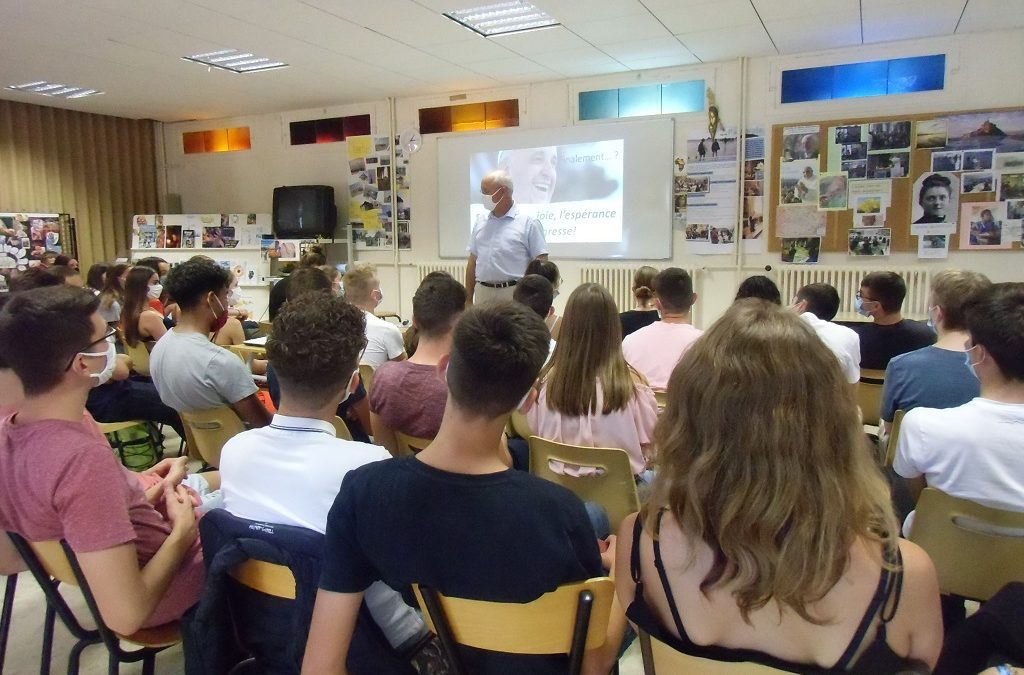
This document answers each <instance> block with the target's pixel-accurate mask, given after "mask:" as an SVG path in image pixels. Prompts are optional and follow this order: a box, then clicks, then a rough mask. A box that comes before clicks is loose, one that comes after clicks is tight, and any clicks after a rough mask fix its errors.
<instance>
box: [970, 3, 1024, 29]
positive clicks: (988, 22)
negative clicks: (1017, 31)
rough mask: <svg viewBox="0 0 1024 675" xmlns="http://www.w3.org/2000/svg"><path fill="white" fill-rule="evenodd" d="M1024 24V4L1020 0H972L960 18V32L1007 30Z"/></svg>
mask: <svg viewBox="0 0 1024 675" xmlns="http://www.w3.org/2000/svg"><path fill="white" fill-rule="evenodd" d="M1022 26H1024V5H1022V3H1021V1H1020V0H971V1H970V2H968V3H967V9H966V10H964V16H963V19H961V20H960V27H959V28H958V29H957V32H958V33H967V32H970V33H977V32H981V31H986V30H1006V29H1008V28H1020V27H1022Z"/></svg>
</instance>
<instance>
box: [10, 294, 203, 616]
mask: <svg viewBox="0 0 1024 675" xmlns="http://www.w3.org/2000/svg"><path fill="white" fill-rule="evenodd" d="M98 304H99V301H98V300H97V298H96V296H95V295H93V294H92V293H90V292H89V291H85V290H82V289H77V288H67V287H60V288H40V289H36V290H31V291H26V292H24V293H19V294H17V295H15V296H14V297H12V298H11V299H10V300H9V302H8V303H7V304H6V305H5V307H4V309H3V311H2V312H0V353H3V354H4V359H5V361H6V362H7V365H9V366H10V367H11V368H12V369H13V370H14V372H15V373H16V374H17V376H18V377H19V379H20V380H21V382H22V385H23V387H24V390H25V400H24V401H23V402H22V403H21V404H20V406H19V409H18V411H17V413H16V414H8V415H6V416H5V417H3V418H2V419H0V477H2V479H3V481H4V489H3V490H0V529H3V530H10V531H12V532H17V533H18V534H21V535H22V536H24V537H25V538H27V539H29V540H30V541H43V540H53V539H64V540H66V541H67V542H68V543H69V544H70V545H71V548H72V549H73V550H74V551H75V554H76V556H77V558H78V561H79V563H80V564H81V567H82V571H83V572H84V574H85V577H86V579H87V580H88V581H89V585H90V587H91V588H92V592H93V594H94V595H95V597H96V602H97V605H98V606H99V610H100V614H101V615H102V616H103V619H104V621H105V622H106V623H107V625H108V626H109V627H110V628H111V629H113V630H114V631H117V632H119V633H123V634H130V633H133V632H135V631H137V630H138V629H139V628H142V627H149V626H156V625H160V624H163V623H167V622H169V621H172V620H175V619H178V618H180V617H181V616H182V614H183V613H184V612H185V611H186V610H187V609H188V608H189V607H191V606H192V605H193V604H194V603H195V602H196V600H197V599H198V597H199V594H200V592H201V590H202V586H203V578H204V571H203V562H202V558H201V551H200V548H199V542H198V539H197V536H196V524H195V515H194V513H193V502H192V499H191V497H190V495H189V492H188V491H187V490H186V488H185V487H184V486H183V485H181V484H180V481H181V479H182V473H181V469H182V466H183V464H182V463H181V462H178V463H174V462H168V463H165V464H164V465H163V467H162V470H163V471H164V472H165V473H164V475H162V476H159V478H160V480H159V481H158V483H157V484H156V485H155V486H152V487H151V493H152V494H153V495H155V500H156V501H157V502H158V503H159V505H160V507H161V509H162V510H163V515H161V512H160V511H158V510H157V509H156V508H154V506H153V505H152V504H151V503H150V501H148V500H147V498H146V494H145V493H144V492H143V488H142V485H141V483H140V481H139V478H138V477H137V476H136V475H135V474H133V473H131V472H130V471H128V470H127V469H125V468H124V467H122V466H120V465H119V464H118V462H117V458H116V457H115V456H114V454H113V453H112V452H111V451H110V445H109V444H108V443H107V440H106V439H105V438H104V437H103V434H101V433H100V431H99V429H98V428H97V427H96V425H95V423H94V422H92V420H90V419H88V417H87V416H86V413H85V400H86V397H87V396H88V393H89V390H90V389H91V388H92V387H94V386H96V384H97V383H99V382H102V381H104V379H105V378H107V377H108V376H109V373H110V371H111V370H112V369H113V367H114V361H115V357H116V354H115V351H114V343H113V342H112V341H111V340H112V337H113V336H112V333H111V331H110V330H109V329H108V327H107V325H106V322H105V321H104V320H103V319H102V318H101V317H100V315H99V314H98V312H97V308H98ZM172 467H176V469H175V470H174V471H171V469H172ZM198 479H199V481H200V483H203V482H205V481H204V480H203V478H202V476H199V477H198ZM197 484H199V483H197Z"/></svg>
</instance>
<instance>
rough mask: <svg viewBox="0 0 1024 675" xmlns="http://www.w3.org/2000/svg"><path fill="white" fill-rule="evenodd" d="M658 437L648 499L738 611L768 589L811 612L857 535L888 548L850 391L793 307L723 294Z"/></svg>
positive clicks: (883, 506) (874, 473)
mask: <svg viewBox="0 0 1024 675" xmlns="http://www.w3.org/2000/svg"><path fill="white" fill-rule="evenodd" d="M737 416H739V417H737ZM739 418H742V424H740V423H737V422H738V419H739ZM655 443H656V445H657V447H658V453H659V461H660V467H659V471H658V480H657V481H656V482H655V484H654V495H653V496H652V504H654V505H657V506H658V507H662V506H664V507H667V508H669V509H670V510H671V512H672V514H673V516H674V517H675V520H676V521H677V522H678V523H679V524H680V527H681V528H682V530H683V531H684V532H685V533H686V534H687V535H689V536H691V537H694V538H695V539H696V540H699V541H703V542H704V543H705V544H706V545H707V546H708V547H709V548H710V549H711V551H712V553H713V554H714V556H715V561H716V562H715V563H714V564H713V566H712V567H711V570H710V572H709V573H708V576H707V577H706V578H705V579H704V584H706V585H710V586H714V585H715V584H718V583H731V584H733V585H734V587H735V591H734V596H735V598H736V601H737V604H738V606H739V608H740V610H741V611H743V612H744V613H746V612H749V611H751V610H755V609H758V608H760V607H763V606H764V605H765V604H766V603H767V602H768V601H769V600H774V601H777V602H779V603H780V604H781V605H783V606H786V607H788V608H790V609H792V610H794V611H796V612H798V613H799V614H800V615H801V616H802V617H803V618H804V619H808V618H809V617H808V615H807V612H806V608H807V606H808V605H810V604H812V603H813V602H815V601H816V600H818V599H820V598H821V597H822V596H824V595H825V593H826V592H827V591H828V590H829V589H831V588H832V587H833V586H834V585H835V583H836V582H837V581H838V579H839V578H840V576H841V575H842V574H843V572H844V570H845V569H846V564H847V560H848V554H849V550H850V547H851V545H852V544H853V543H854V541H855V540H856V539H857V538H860V539H863V540H866V541H869V542H870V541H874V542H882V541H884V543H885V546H887V547H890V548H892V547H895V546H896V537H897V535H898V532H899V531H898V529H897V523H896V519H895V516H894V514H893V511H892V506H891V502H890V498H889V490H888V486H887V484H886V482H885V480H884V478H883V477H882V475H881V473H880V472H879V471H878V469H877V468H876V467H875V465H874V463H873V458H872V455H871V452H870V449H869V447H868V444H867V441H866V440H865V436H864V431H863V428H862V426H861V424H860V419H859V416H858V413H857V404H856V401H855V400H854V395H853V392H852V391H851V389H850V388H849V387H848V386H847V385H846V383H845V380H844V378H843V374H842V372H841V370H840V367H839V363H838V361H837V360H836V357H835V355H834V354H833V353H832V352H831V351H830V350H829V349H828V348H827V347H826V346H825V344H824V343H823V342H822V341H821V340H820V339H819V338H818V336H817V335H816V334H815V333H814V331H813V330H812V329H811V328H810V327H809V326H808V325H807V324H806V323H805V322H804V321H802V320H800V318H799V317H798V316H797V315H796V314H795V313H793V312H790V311H787V310H785V309H783V308H781V307H777V306H775V305H771V304H768V303H765V302H761V301H756V300H740V301H738V302H736V303H734V304H733V305H732V306H731V307H730V308H729V309H728V310H727V311H726V313H725V315H724V316H723V317H722V318H721V319H720V320H719V321H717V322H716V323H715V324H714V325H713V326H712V327H711V328H710V329H709V330H708V331H707V332H706V333H705V334H704V335H703V336H702V337H701V339H700V340H698V341H697V342H696V343H695V344H694V346H693V347H692V348H691V349H690V350H689V351H688V352H687V353H686V355H685V356H684V357H683V359H682V361H680V363H679V365H678V366H677V367H676V369H675V371H674V372H673V374H672V378H671V380H670V381H669V386H668V405H667V407H666V409H665V411H664V412H663V413H662V416H661V418H660V419H659V422H658V427H657V430H656V432H655ZM723 485H728V486H729V489H728V490H723V489H722V488H721V486H723ZM657 511H658V509H657V508H651V509H649V511H648V512H647V517H648V519H649V521H652V522H649V523H648V525H652V526H653V525H654V523H653V519H654V518H655V517H656V515H657ZM650 531H653V530H650ZM883 533H884V534H883Z"/></svg>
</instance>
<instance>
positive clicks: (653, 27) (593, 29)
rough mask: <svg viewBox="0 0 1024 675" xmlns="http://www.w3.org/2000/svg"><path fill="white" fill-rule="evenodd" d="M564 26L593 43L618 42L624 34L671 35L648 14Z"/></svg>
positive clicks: (635, 36)
mask: <svg viewBox="0 0 1024 675" xmlns="http://www.w3.org/2000/svg"><path fill="white" fill-rule="evenodd" d="M566 27H567V28H568V29H569V30H570V31H572V32H573V33H575V34H576V35H579V36H580V37H581V38H583V39H584V40H586V41H588V42H591V43H593V44H599V43H604V42H618V41H621V40H622V38H623V36H624V35H628V36H629V37H631V38H635V39H638V40H642V39H646V38H658V37H665V36H668V35H671V33H669V31H668V30H667V29H666V28H665V26H663V25H662V24H661V22H660V21H658V20H657V19H655V18H654V17H653V16H652V15H650V14H638V15H636V16H623V17H618V18H616V19H602V20H600V21H585V22H582V23H572V24H568V25H567V26H566Z"/></svg>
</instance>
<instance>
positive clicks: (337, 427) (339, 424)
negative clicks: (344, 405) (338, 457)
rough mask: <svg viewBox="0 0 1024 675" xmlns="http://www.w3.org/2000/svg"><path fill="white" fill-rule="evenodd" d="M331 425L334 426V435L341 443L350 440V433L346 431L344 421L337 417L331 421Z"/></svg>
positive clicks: (346, 427)
mask: <svg viewBox="0 0 1024 675" xmlns="http://www.w3.org/2000/svg"><path fill="white" fill-rule="evenodd" d="M331 424H333V425H334V435H335V436H337V437H338V438H340V439H341V440H343V441H351V440H352V432H351V431H349V430H348V425H347V424H345V420H343V419H341V418H340V417H338V416H337V415H335V416H334V419H333V420H331Z"/></svg>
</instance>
